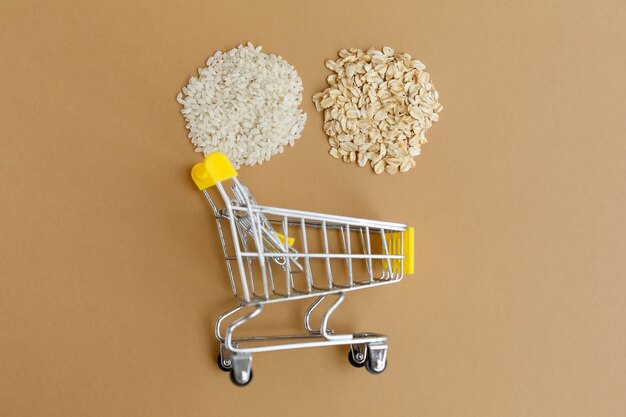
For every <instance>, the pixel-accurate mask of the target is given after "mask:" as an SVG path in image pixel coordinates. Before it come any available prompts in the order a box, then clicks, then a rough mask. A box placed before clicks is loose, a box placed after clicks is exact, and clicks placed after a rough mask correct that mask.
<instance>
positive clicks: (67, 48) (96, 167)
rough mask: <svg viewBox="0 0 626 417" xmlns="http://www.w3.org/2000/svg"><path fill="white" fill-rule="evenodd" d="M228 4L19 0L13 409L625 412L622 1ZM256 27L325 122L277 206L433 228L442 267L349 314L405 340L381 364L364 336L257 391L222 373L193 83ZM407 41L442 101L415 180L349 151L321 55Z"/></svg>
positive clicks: (9, 142)
mask: <svg viewBox="0 0 626 417" xmlns="http://www.w3.org/2000/svg"><path fill="white" fill-rule="evenodd" d="M226 3H227V2H219V3H215V2H209V1H205V0H203V1H195V0H194V1H185V2H173V1H160V2H158V3H156V2H149V1H142V2H139V1H134V2H133V1H131V2H128V1H123V2H122V1H119V2H109V1H89V2H85V1H76V2H65V1H53V2H29V1H7V0H4V1H3V2H2V3H0V34H1V36H0V57H1V58H0V92H1V94H0V114H1V116H0V132H2V133H1V135H2V136H1V138H2V139H1V141H0V162H1V163H0V192H1V194H2V200H1V203H0V204H1V212H0V231H1V233H2V237H1V240H0V257H1V262H0V279H1V281H0V285H1V287H0V375H1V377H0V415H2V416H3V417H13V416H24V417H26V416H28V417H32V416H50V417H52V416H63V417H67V416H144V415H145V416H150V417H156V416H206V415H220V416H234V415H235V414H236V412H237V411H240V412H241V413H240V414H238V415H253V413H255V412H256V413H258V415H262V416H268V415H273V416H296V415H301V416H313V415H342V416H349V415H355V413H356V412H357V411H358V412H361V413H362V415H371V416H374V415H399V416H408V415H419V416H447V417H449V416H481V417H486V416H552V417H553V416H568V417H571V416H592V415H593V416H623V415H626V398H625V396H624V392H626V384H625V378H626V358H625V355H626V353H625V352H626V337H625V334H624V330H625V327H626V324H625V322H626V307H625V306H626V303H624V293H625V291H626V283H625V281H624V276H625V272H626V270H625V269H626V268H625V267H626V256H625V253H626V240H625V236H626V228H625V222H624V212H625V210H626V200H625V193H624V186H625V185H626V184H625V181H624V178H625V174H626V172H625V169H624V162H623V161H624V152H625V151H626V145H625V144H626V141H625V140H624V136H625V134H626V131H625V129H624V127H625V124H624V119H623V118H624V116H623V112H624V109H625V104H626V100H625V98H626V94H625V88H624V87H625V81H624V76H623V73H624V67H625V64H626V62H625V58H626V54H625V52H624V43H623V42H624V39H625V38H626V30H625V29H624V24H623V22H624V21H625V20H626V8H625V7H624V6H623V4H620V2H617V1H616V2H602V3H601V4H600V3H598V4H594V5H593V6H592V5H591V4H590V3H589V5H588V6H587V5H586V2H582V1H575V2H569V1H560V2H541V1H531V2H509V3H508V4H502V3H501V2H496V1H494V2H445V3H446V4H445V5H444V4H439V3H440V2H428V3H426V2H404V3H400V2H388V3H387V5H385V2H364V1H358V2H356V1H355V2H337V1H335V2H318V1H315V2H313V1H312V2H308V3H301V4H299V5H297V6H296V4H297V3H296V2H256V3H246V2H241V1H233V2H228V4H226ZM420 3H423V4H420ZM441 3H443V2H441ZM545 3H549V4H545ZM368 6H369V7H368ZM248 40H251V41H254V42H255V43H259V44H262V45H263V46H264V47H265V49H266V50H267V51H270V52H276V53H279V54H281V55H283V56H284V57H285V58H286V59H287V60H288V61H289V62H290V63H292V64H293V65H295V67H296V68H297V69H298V71H299V73H300V75H301V76H302V79H303V82H304V86H305V97H306V98H307V99H306V100H305V103H304V107H305V110H306V111H307V112H308V114H309V121H308V124H307V126H306V128H305V131H304V137H303V138H302V139H301V140H300V142H298V144H297V145H296V146H295V147H294V148H292V149H288V150H287V151H286V152H285V154H284V155H282V156H280V157H277V158H275V159H274V160H272V161H271V162H270V163H269V164H267V165H263V166H261V167H256V168H252V169H250V168H245V169H242V170H241V178H242V179H245V180H246V181H247V183H248V184H249V186H250V187H251V189H252V190H254V192H255V194H256V196H257V197H258V199H259V200H261V201H263V202H267V203H271V204H274V205H280V206H288V207H289V206H291V207H295V208H301V209H309V210H319V211H329V212H336V213H340V214H352V215H359V216H368V217H375V218H382V219H387V220H395V221H402V222H407V223H410V224H413V225H415V227H416V231H417V236H418V238H417V263H416V268H417V271H418V273H417V274H416V275H414V276H412V277H410V278H409V279H406V280H405V281H403V282H402V283H400V284H399V285H393V286H389V287H386V288H381V289H376V290H371V291H363V292H360V293H358V294H351V296H350V297H349V298H348V300H347V303H346V304H345V306H342V308H341V309H340V310H339V311H338V312H337V319H336V321H335V326H336V327H339V328H344V329H350V328H351V327H355V328H357V329H362V330H368V329H369V330H378V331H384V332H387V333H388V334H389V335H390V336H391V348H390V355H391V356H390V360H389V368H388V370H387V372H386V373H385V374H384V375H381V376H379V377H372V376H370V375H368V374H366V372H365V371H358V370H355V369H352V368H351V367H350V366H349V365H348V364H347V363H346V358H345V350H342V349H339V348H330V349H317V350H307V351H300V352H287V353H270V354H265V355H257V356H256V357H255V363H254V369H255V373H256V377H255V381H254V383H253V384H252V385H251V386H250V387H249V389H245V390H241V389H238V388H235V387H233V386H232V385H231V384H230V382H229V381H228V378H227V376H226V375H225V374H222V373H220V372H219V371H218V370H217V368H216V366H215V363H214V357H215V354H216V344H215V342H214V340H213V339H212V323H213V320H214V319H215V318H216V316H217V315H218V314H219V313H220V312H221V311H223V310H225V309H226V308H227V307H228V306H230V305H231V304H232V302H233V301H232V299H231V297H230V295H229V290H228V286H227V281H226V277H225V276H224V272H225V269H224V266H223V265H222V262H221V260H220V259H219V257H218V256H217V255H218V247H217V246H216V244H217V239H216V234H215V230H214V226H213V225H212V223H211V222H210V218H209V212H208V210H207V207H206V206H205V204H204V202H203V201H202V200H201V198H200V196H199V195H198V193H197V192H196V191H194V189H193V187H192V184H191V182H190V181H189V180H188V176H187V173H188V168H189V167H190V165H191V164H192V163H194V162H196V161H197V160H198V159H199V156H198V155H197V154H194V153H193V152H192V149H191V147H190V145H189V144H188V143H187V140H186V136H185V135H186V132H185V129H184V122H183V119H182V117H181V116H180V114H179V113H178V111H179V105H178V104H177V103H176V101H175V96H176V93H177V92H178V91H179V89H180V88H181V87H182V86H183V85H184V84H185V83H186V80H187V78H188V77H189V76H191V75H192V74H193V73H194V71H195V70H196V68H198V67H199V66H201V65H202V64H203V62H204V61H205V60H206V58H207V56H208V55H210V54H212V53H213V52H214V51H215V50H216V49H225V48H230V47H232V46H235V45H236V44H237V43H240V42H245V41H248ZM383 44H388V45H391V46H393V47H395V48H396V49H397V50H399V51H407V52H410V53H411V54H413V55H415V56H417V57H419V58H420V59H422V60H423V61H424V62H425V63H426V65H427V67H428V69H429V71H430V72H431V73H432V76H433V79H434V80H435V82H436V84H437V87H438V89H439V91H440V93H441V97H442V102H443V103H444V105H445V109H444V111H443V113H442V121H441V122H440V123H439V124H437V125H436V126H435V127H434V128H433V129H432V130H431V131H430V139H431V142H430V143H429V144H428V145H427V146H426V147H425V148H424V152H423V155H422V156H420V157H419V159H418V161H417V162H418V164H417V168H416V169H414V170H412V171H411V172H410V173H409V174H407V175H402V176H396V177H388V176H374V175H373V174H372V173H370V172H369V171H367V170H365V169H358V168H357V167H356V166H350V165H346V164H342V163H340V162H337V161H335V160H333V159H331V158H330V157H328V156H327V155H326V152H327V145H326V144H325V141H324V136H323V134H322V131H321V117H320V115H319V114H317V113H315V112H314V109H313V106H312V104H311V102H310V101H309V97H310V96H311V95H312V94H313V93H314V92H316V91H318V90H319V89H320V88H322V87H323V86H324V78H325V75H326V70H325V69H324V66H323V61H324V59H326V58H329V57H332V56H333V54H334V53H335V52H336V51H337V50H338V49H340V48H342V47H346V46H348V47H349V46H359V47H368V46H370V45H375V46H382V45H383ZM287 173H288V174H287ZM286 174H287V175H286ZM303 308H304V306H303V305H283V306H279V307H276V308H274V309H273V310H274V312H272V311H271V310H272V309H268V311H267V314H266V317H265V318H263V319H260V320H259V323H258V324H257V326H256V329H257V330H260V331H264V332H265V331H270V330H271V329H273V328H280V327H286V328H287V329H291V328H295V327H296V325H298V324H299V322H298V321H297V319H296V317H297V316H296V314H300V312H301V311H302V310H303ZM271 409H273V411H270V410H271ZM217 411H219V413H218V412H217Z"/></svg>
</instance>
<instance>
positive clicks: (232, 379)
mask: <svg viewBox="0 0 626 417" xmlns="http://www.w3.org/2000/svg"><path fill="white" fill-rule="evenodd" d="M253 376H254V372H252V369H250V377H249V378H248V380H247V381H245V382H241V381H237V378H236V377H235V371H234V370H230V380H231V381H232V383H233V384H235V385H237V386H238V387H245V386H246V385H248V384H249V383H250V382H251V381H252V377H253Z"/></svg>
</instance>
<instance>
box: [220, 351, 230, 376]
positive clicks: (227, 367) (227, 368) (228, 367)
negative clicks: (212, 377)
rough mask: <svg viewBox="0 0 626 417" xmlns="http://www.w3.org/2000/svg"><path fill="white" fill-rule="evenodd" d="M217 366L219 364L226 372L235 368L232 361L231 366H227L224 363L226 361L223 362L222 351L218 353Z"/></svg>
mask: <svg viewBox="0 0 626 417" xmlns="http://www.w3.org/2000/svg"><path fill="white" fill-rule="evenodd" d="M217 366H218V368H220V369H221V370H222V371H224V372H230V370H231V369H233V364H232V362H231V363H230V365H229V366H225V365H224V362H222V354H221V353H218V354H217Z"/></svg>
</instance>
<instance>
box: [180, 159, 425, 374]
mask: <svg viewBox="0 0 626 417" xmlns="http://www.w3.org/2000/svg"><path fill="white" fill-rule="evenodd" d="M191 177H192V179H193V180H194V182H195V183H196V185H197V186H198V188H199V189H200V190H201V191H202V192H203V193H204V195H205V197H206V199H207V201H208V202H209V204H210V206H211V208H212V210H213V214H214V215H215V219H216V224H217V231H218V235H219V238H220V243H221V246H222V251H223V256H224V259H225V261H226V269H227V271H228V276H229V281H230V286H231V289H232V292H233V295H234V296H235V298H236V300H237V301H238V304H237V305H236V306H235V307H234V308H233V309H231V310H229V311H227V312H226V313H224V314H222V315H221V316H220V317H219V318H218V319H217V321H216V323H215V336H216V338H217V340H218V341H219V343H220V350H219V355H218V366H219V368H220V369H222V370H223V371H227V372H230V377H231V381H232V382H233V383H234V384H235V385H239V386H244V385H247V384H248V383H250V381H251V380H252V375H253V374H252V354H253V353H256V352H268V351H276V350H286V349H299V348H310V347H319V346H333V345H350V351H349V355H348V359H349V361H350V363H351V364H352V365H353V366H356V367H362V366H365V367H366V369H367V370H368V371H369V372H371V373H373V374H379V373H381V372H383V371H384V370H385V368H386V365H387V337H386V336H384V335H382V334H377V333H363V332H355V333H348V334H337V333H335V332H334V331H333V330H331V329H329V328H328V321H329V319H330V317H331V315H332V313H333V312H334V311H335V310H336V309H337V307H339V305H340V304H341V303H342V302H343V300H344V299H345V297H346V294H347V293H348V292H350V291H355V290H360V289H364V288H370V287H376V286H380V285H386V284H391V283H394V282H398V281H400V280H401V279H402V277H403V276H404V274H412V273H413V268H414V260H413V252H414V232H413V228H412V227H407V226H406V225H404V224H400V223H391V222H383V221H377V220H366V219H360V218H355V217H346V216H336V215H330V214H320V213H314V212H307V211H299V210H291V209H284V208H276V207H269V206H263V205H259V204H257V202H256V201H255V200H254V198H253V197H252V195H251V194H250V192H249V191H248V189H247V188H246V186H245V185H244V184H243V183H241V182H240V181H239V180H238V179H237V171H236V170H235V169H234V168H233V167H232V165H231V164H230V162H229V161H228V158H227V157H226V156H225V155H224V154H222V153H219V152H215V153H212V154H210V155H208V156H207V157H206V158H205V160H204V162H201V163H198V164H196V165H194V167H193V168H192V170H191ZM210 189H215V190H217V194H218V195H219V198H215V199H214V198H212V197H211V196H210V193H209V190H210ZM219 200H221V201H219ZM216 201H219V205H218V204H216ZM304 298H314V300H313V301H312V303H311V304H310V306H309V308H308V309H307V310H306V312H305V314H304V330H305V331H306V333H303V334H288V335H276V336H253V337H238V338H236V337H234V333H235V330H236V329H237V328H238V327H239V326H241V325H243V324H244V323H246V322H248V321H249V320H251V319H252V318H254V317H256V316H258V315H259V314H260V313H261V312H262V310H263V308H264V306H265V305H266V304H271V303H277V302H282V301H290V300H297V299H304ZM325 299H329V300H330V303H325V304H328V306H327V307H326V309H325V310H324V311H323V313H322V315H321V320H320V323H319V324H318V326H317V327H315V326H313V325H312V323H311V314H312V313H313V311H314V310H315V309H316V308H318V306H320V304H322V302H323V301H324V300H325ZM224 327H225V332H224V333H223V332H222V329H223V328H224Z"/></svg>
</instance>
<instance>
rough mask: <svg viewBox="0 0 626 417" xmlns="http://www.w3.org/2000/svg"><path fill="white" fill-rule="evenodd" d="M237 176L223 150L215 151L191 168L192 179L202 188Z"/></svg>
mask: <svg viewBox="0 0 626 417" xmlns="http://www.w3.org/2000/svg"><path fill="white" fill-rule="evenodd" d="M236 176H237V170H235V168H233V166H232V164H231V163H230V161H229V160H228V157H227V156H226V155H224V154H223V153H221V152H213V153H212V154H209V155H207V157H206V158H204V161H203V162H200V163H197V164H195V165H194V166H193V168H191V179H193V182H195V183H196V185H197V186H198V188H199V189H200V190H205V189H207V188H209V187H213V186H214V185H215V184H217V183H218V182H222V181H226V180H229V179H231V178H234V177H236Z"/></svg>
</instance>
